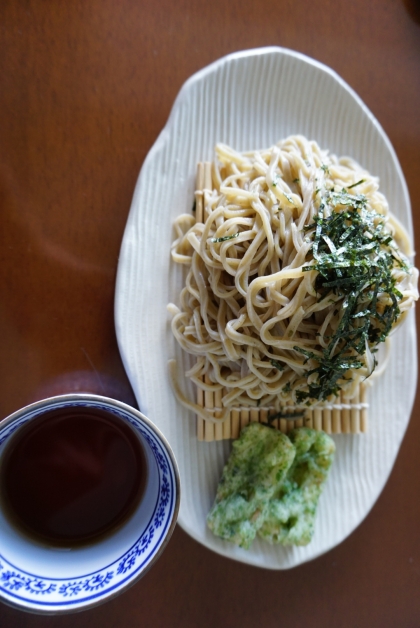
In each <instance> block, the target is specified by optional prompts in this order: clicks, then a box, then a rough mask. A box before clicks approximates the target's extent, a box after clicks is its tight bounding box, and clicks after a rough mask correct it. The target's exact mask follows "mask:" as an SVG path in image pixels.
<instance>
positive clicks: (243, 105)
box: [115, 48, 417, 569]
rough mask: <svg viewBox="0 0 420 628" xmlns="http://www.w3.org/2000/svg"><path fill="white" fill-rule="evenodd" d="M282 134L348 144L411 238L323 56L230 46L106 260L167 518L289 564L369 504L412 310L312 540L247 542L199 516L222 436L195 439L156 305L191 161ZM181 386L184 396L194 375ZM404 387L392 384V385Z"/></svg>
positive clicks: (161, 152)
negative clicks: (170, 498) (174, 477)
mask: <svg viewBox="0 0 420 628" xmlns="http://www.w3.org/2000/svg"><path fill="white" fill-rule="evenodd" d="M292 133H300V134H303V135H305V136H306V137H308V138H311V139H314V140H316V141H317V142H318V143H319V145H320V146H321V147H322V148H328V149H329V150H330V152H331V153H335V154H337V155H339V156H341V155H349V156H351V157H353V158H354V159H356V160H357V161H359V162H360V163H361V164H362V165H363V166H364V167H366V168H367V169H368V170H369V171H370V172H371V173H372V174H374V175H378V176H379V177H380V183H381V190H382V191H383V192H384V193H385V195H386V196H387V198H388V201H389V204H390V208H391V210H392V211H393V212H394V213H395V214H396V216H397V217H398V218H399V219H400V220H401V222H402V223H403V224H404V225H405V226H406V228H407V229H408V232H409V234H410V236H411V237H412V224H411V213H410V201H409V196H408V192H407V187H406V184H405V181H404V177H403V174H402V172H401V168H400V166H399V163H398V160H397V158H396V155H395V153H394V150H393V148H392V146H391V144H390V142H389V140H388V138H387V136H386V135H385V133H384V131H383V130H382V128H381V126H380V125H379V123H378V121H377V120H376V119H375V118H374V116H373V115H372V113H371V112H370V111H369V110H368V109H367V107H366V106H365V105H364V104H363V102H362V101H361V100H360V98H359V97H358V96H357V95H356V94H355V93H354V92H353V90H352V89H351V88H350V87H349V86H348V85H347V84H346V83H345V82H344V81H343V80H342V79H341V78H340V77H339V76H337V74H335V72H333V71H332V70H331V69H329V68H328V67H326V66H324V65H321V64H320V63H318V62H316V61H314V60H312V59H310V58H308V57H305V56H304V55H301V54H298V53H296V52H292V51H290V50H285V49H281V48H262V49H257V50H250V51H245V52H240V53H237V54H232V55H229V56H228V57H224V58H222V59H220V60H219V61H217V62H215V63H213V64H212V65H210V66H208V67H206V68H204V69H203V70H201V71H200V72H198V73H197V74H195V75H194V76H192V77H191V78H190V79H189V80H188V81H187V82H186V83H185V85H184V86H183V87H182V89H181V91H180V93H179V94H178V97H177V99H176V101H175V104H174V106H173V109H172V112H171V114H170V117H169V120H168V122H167V124H166V126H165V128H164V129H163V131H162V132H161V134H160V136H159V137H158V139H157V141H156V143H155V145H154V146H153V148H152V149H151V151H150V152H149V154H148V156H147V158H146V160H145V162H144V164H143V167H142V170H141V173H140V176H139V179H138V182H137V186H136V190H135V193H134V198H133V202H132V206H131V211H130V214H129V218H128V222H127V226H126V230H125V234H124V239H123V244H122V249H121V257H120V261H119V267H118V277H117V288H116V302H115V320H116V330H117V337H118V342H119V347H120V351H121V354H122V358H123V361H124V364H125V367H126V370H127V374H128V377H129V379H130V381H131V384H132V386H133V389H134V392H135V394H136V397H137V399H138V402H139V405H140V408H141V410H142V411H143V412H145V413H146V415H147V416H148V417H149V418H150V419H151V420H152V421H154V422H155V423H156V425H157V426H158V427H159V429H160V430H161V431H162V432H163V433H164V435H165V436H166V438H167V439H168V440H169V442H170V444H171V446H172V447H173V450H174V453H175V456H176V458H177V460H178V463H179V468H180V475H181V485H182V499H181V509H180V514H179V519H178V521H179V523H180V524H181V526H182V527H183V528H184V530H186V531H187V532H188V533H189V534H190V535H191V536H192V537H193V538H195V539H196V540H197V541H199V542H200V543H203V545H205V546H207V547H208V548H210V549H212V550H214V551H216V552H218V553H220V554H222V555H224V556H228V557H230V558H234V559H236V560H239V561H242V562H245V563H249V564H252V565H257V566H260V567H266V568H270V569H287V568H290V567H293V566H295V565H299V564H301V563H303V562H305V561H307V560H310V559H312V558H315V557H316V556H319V555H320V554H322V553H323V552H326V551H327V550H329V549H331V548H332V547H334V546H335V545H337V544H338V543H340V542H341V541H342V540H343V539H345V538H346V537H347V536H348V535H349V534H350V533H351V532H352V531H353V530H354V529H355V528H356V526H358V525H359V523H360V522H361V521H362V520H363V518H364V517H365V516H366V514H367V513H368V512H369V510H370V509H371V507H372V506H373V504H374V502H375V500H376V499H377V497H378V495H379V494H380V492H381V490H382V488H383V487H384V485H385V482H386V480H387V478H388V476H389V473H390V472H391V469H392V466H393V464H394V461H395V458H396V455H397V453H398V449H399V446H400V443H401V440H402V438H403V435H404V432H405V430H406V427H407V424H408V421H409V418H410V413H411V409H412V404H413V401H414V395H415V390H416V380H417V358H416V337H415V334H416V332H415V322H414V314H413V312H411V313H410V316H409V317H408V319H407V320H406V322H405V324H404V326H403V327H402V328H401V329H400V330H399V331H398V332H397V336H396V338H397V341H396V340H395V339H394V342H393V346H392V355H391V362H390V364H389V366H388V369H387V370H386V372H385V374H384V375H383V376H382V378H381V379H380V380H378V381H377V382H376V385H375V387H374V388H373V390H371V391H370V404H371V408H370V410H369V432H368V434H366V435H363V436H358V435H356V436H350V435H339V436H335V437H334V440H335V442H336V445H337V454H336V460H335V463H334V466H333V469H332V472H331V475H330V478H329V480H328V483H327V486H326V488H325V491H324V493H323V495H322V497H321V500H320V504H319V511H318V516H317V522H316V532H315V536H314V538H313V540H312V542H311V543H310V544H309V545H308V546H306V547H299V548H283V547H272V546H270V545H268V544H266V543H264V542H263V541H260V540H256V541H255V542H254V544H253V546H252V548H251V549H250V550H249V551H246V550H242V549H239V548H237V547H235V546H233V545H231V544H229V543H228V542H225V541H221V540H219V539H217V538H215V537H214V536H213V535H212V533H211V532H210V531H208V530H207V528H206V514H207V512H208V510H209V508H210V507H211V504H212V502H213V498H214V495H215V491H216V486H217V483H218V480H219V478H220V474H221V471H222V468H223V465H224V463H225V461H226V459H227V457H228V455H229V450H230V442H229V441H228V442H214V443H199V442H197V440H196V437H195V419H194V416H193V415H192V414H191V413H189V412H187V411H186V410H185V409H184V408H183V407H181V406H180V405H179V404H178V403H177V402H176V400H175V398H174V396H173V394H172V391H171V387H170V384H169V378H168V371H167V361H168V359H169V358H171V357H174V356H175V357H176V358H177V359H178V360H179V361H180V363H181V364H184V365H186V364H189V361H188V359H187V358H186V357H185V356H183V355H182V352H181V351H180V350H179V349H178V347H177V346H176V345H175V341H174V340H173V338H172V336H171V332H170V328H169V316H168V314H167V311H166V305H167V303H168V302H170V301H172V302H175V303H176V302H177V301H178V295H179V291H180V289H181V286H182V269H181V268H173V267H172V265H171V263H170V254H169V249H170V244H171V239H172V236H173V233H172V222H173V220H174V219H175V217H176V216H177V215H179V214H181V213H184V212H189V211H191V207H192V203H193V195H194V179H195V170H196V164H197V162H198V161H204V160H211V159H212V157H213V148H214V145H215V144H216V143H217V142H225V143H228V144H230V145H232V146H233V147H235V148H236V149H237V150H240V151H242V150H249V149H255V148H265V147H267V146H270V145H272V144H274V143H275V142H276V141H278V140H279V139H281V138H284V137H286V136H287V135H290V134H292ZM185 388H186V390H187V391H188V393H189V394H190V396H191V398H193V395H194V391H193V389H192V386H191V385H189V384H187V383H185ZM402 391H404V394H401V392H402Z"/></svg>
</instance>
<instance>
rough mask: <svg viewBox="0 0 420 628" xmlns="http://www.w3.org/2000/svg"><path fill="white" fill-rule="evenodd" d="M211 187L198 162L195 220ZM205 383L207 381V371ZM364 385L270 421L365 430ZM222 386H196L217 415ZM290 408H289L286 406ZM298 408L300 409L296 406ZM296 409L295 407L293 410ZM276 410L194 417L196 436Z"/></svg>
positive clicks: (216, 435) (234, 432)
mask: <svg viewBox="0 0 420 628" xmlns="http://www.w3.org/2000/svg"><path fill="white" fill-rule="evenodd" d="M211 189H212V176H211V163H210V162H205V163H202V162H200V163H199V164H198V165H197V176H196V192H195V215H196V221H197V222H205V219H206V216H205V204H204V190H211ZM205 383H206V384H210V383H211V382H210V380H209V378H208V375H206V376H205ZM366 388H367V387H366V386H365V385H363V384H360V386H359V389H358V391H357V393H356V395H355V396H354V397H353V398H352V399H346V398H345V397H344V396H343V393H342V392H341V394H340V396H338V397H337V398H336V399H335V401H334V402H333V403H331V405H330V407H328V408H314V409H309V408H308V409H304V410H301V411H302V412H304V416H303V417H300V418H299V419H295V420H293V419H276V420H275V421H273V422H272V425H274V427H276V428H277V429H279V430H281V431H282V432H283V433H287V432H289V431H290V430H292V429H294V428H296V427H303V426H306V427H311V428H314V429H316V430H323V431H324V432H326V433H327V434H360V433H364V432H366V431H367V408H368V404H367V403H366ZM225 392H226V391H225V390H218V391H216V392H214V393H213V392H209V391H203V390H202V389H201V388H197V404H198V405H200V406H202V407H205V408H206V410H209V411H210V412H214V416H215V417H216V418H217V417H218V416H220V415H221V409H222V397H223V395H224V394H225ZM287 410H288V411H289V412H290V408H287ZM299 410H300V409H299ZM296 411H298V410H296ZM276 412H278V410H275V409H274V408H234V409H232V410H231V411H230V413H229V415H228V417H227V419H226V420H225V421H223V423H222V422H221V423H220V424H217V423H210V422H209V421H204V420H203V419H201V418H200V417H197V438H198V440H199V441H206V442H211V441H215V440H224V439H229V438H238V436H239V433H240V431H241V429H242V428H243V427H245V425H248V423H250V422H252V421H257V422H259V423H266V422H267V418H268V416H269V415H270V414H275V413H276Z"/></svg>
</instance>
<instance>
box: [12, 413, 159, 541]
mask: <svg viewBox="0 0 420 628" xmlns="http://www.w3.org/2000/svg"><path fill="white" fill-rule="evenodd" d="M146 481H147V463H146V456H145V452H144V450H143V446H142V444H141V442H140V440H139V439H138V438H137V436H136V434H135V432H134V430H133V429H132V428H131V427H130V425H129V424H127V423H126V422H124V421H122V420H119V419H118V417H115V416H114V415H113V414H111V413H110V412H107V411H106V410H103V409H100V408H87V407H83V406H77V407H67V408H59V409H53V410H47V411H46V412H45V413H43V414H41V415H40V416H39V417H37V418H35V419H34V420H33V421H30V422H29V423H28V424H26V425H24V426H23V427H21V428H20V429H19V430H18V431H17V432H16V434H14V435H13V437H12V438H11V439H10V442H9V443H8V445H7V448H6V450H5V451H4V454H3V456H2V458H1V464H0V505H1V508H2V510H3V512H4V515H5V516H6V518H7V519H8V520H9V521H10V523H11V524H12V525H13V527H14V528H15V529H16V530H18V531H19V533H20V534H22V535H24V536H26V537H28V538H30V539H31V540H32V541H33V542H36V543H40V544H43V545H47V546H49V547H57V548H77V547H81V546H85V545H89V544H93V543H96V542H99V541H101V540H103V539H104V538H106V537H107V536H108V535H110V534H112V533H113V532H115V530H117V529H119V528H120V527H121V526H122V525H124V523H125V522H126V521H127V520H128V519H129V518H130V516H131V515H132V514H133V512H134V511H135V509H136V508H137V506H138V505H139V502H140V501H141V499H142V496H143V493H144V490H145V485H146Z"/></svg>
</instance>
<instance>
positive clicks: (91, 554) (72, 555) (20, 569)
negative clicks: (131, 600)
mask: <svg viewBox="0 0 420 628" xmlns="http://www.w3.org/2000/svg"><path fill="white" fill-rule="evenodd" d="M75 406H77V407H80V406H82V407H92V408H99V409H104V410H107V411H108V412H110V413H111V414H113V415H115V416H117V417H118V418H119V419H120V420H122V421H124V422H126V423H128V424H129V425H130V426H131V428H132V429H133V431H134V433H135V434H136V436H137V438H138V439H139V440H140V441H141V443H142V445H143V448H144V451H145V454H146V460H147V469H148V479H147V484H146V489H145V493H144V495H143V497H142V499H141V501H140V503H139V505H138V507H137V509H136V510H135V512H134V513H133V514H132V515H131V516H130V518H129V519H128V521H126V522H125V523H124V525H123V526H122V527H120V528H119V529H118V530H117V531H116V532H115V533H114V534H112V535H110V536H108V537H106V538H105V539H103V540H101V541H100V542H97V543H95V544H92V545H88V546H86V547H82V548H75V549H69V550H66V549H57V548H53V547H47V546H44V545H40V544H37V543H33V542H31V541H30V540H29V539H27V538H26V537H24V536H23V535H21V534H19V533H18V532H16V530H15V529H14V528H13V527H12V526H11V525H10V523H9V521H8V519H7V517H5V516H4V514H3V513H2V511H1V509H0V599H2V600H3V601H5V602H7V603H8V604H11V605H12V606H16V607H18V608H21V609H24V610H27V611H31V612H35V613H44V614H58V613H68V612H72V611H76V610H82V609H86V608H88V607H90V606H96V605H97V604H100V603H102V602H105V601H106V600H108V599H110V598H111V597H114V596H115V595H118V594H119V593H121V592H122V591H123V590H124V589H126V588H127V587H128V586H130V585H131V584H134V582H136V581H137V580H138V579H139V578H140V577H141V576H142V575H143V574H144V573H145V572H146V571H147V570H148V569H149V567H151V565H152V564H153V563H154V562H155V560H156V559H157V558H158V557H159V556H160V554H161V552H162V550H163V548H164V547H165V545H166V543H167V542H168V540H169V538H170V536H171V534H172V531H173V529H174V527H175V523H176V518H177V513H178V505H179V478H178V472H177V465H176V462H175V460H174V458H173V454H172V451H171V449H170V447H169V445H168V443H167V442H166V441H165V439H164V438H163V437H162V435H161V434H160V432H159V430H157V429H156V427H155V426H154V425H153V424H151V422H150V421H149V420H148V419H147V418H146V417H145V416H144V415H142V414H141V413H140V412H138V411H137V410H134V409H133V408H131V407H130V406H128V405H126V404H125V403H121V402H119V401H115V400H113V399H108V398H106V397H102V396H99V395H88V394H73V395H59V396H57V397H51V398H49V399H47V400H43V401H40V402H37V403H34V404H32V405H30V406H27V407H26V408H23V409H22V410H18V411H17V412H15V413H14V414H12V415H11V416H10V417H8V418H7V419H5V420H4V421H2V423H1V424H0V462H1V457H2V454H3V451H4V449H5V447H7V444H8V442H9V439H10V438H11V437H12V436H13V434H14V433H15V431H16V430H18V429H19V428H20V427H21V426H22V425H24V424H25V423H27V422H28V421H30V420H32V419H34V418H36V417H37V416H39V415H41V414H42V413H43V412H45V410H46V409H49V410H54V409H58V408H64V407H66V408H71V407H75Z"/></svg>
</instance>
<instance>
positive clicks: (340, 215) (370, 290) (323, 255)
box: [294, 181, 408, 402]
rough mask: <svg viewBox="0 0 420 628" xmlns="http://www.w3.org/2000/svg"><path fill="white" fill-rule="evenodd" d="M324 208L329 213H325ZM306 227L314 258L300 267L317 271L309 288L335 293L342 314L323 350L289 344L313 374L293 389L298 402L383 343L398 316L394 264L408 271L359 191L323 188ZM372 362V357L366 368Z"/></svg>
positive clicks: (330, 386) (337, 384)
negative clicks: (310, 364)
mask: <svg viewBox="0 0 420 628" xmlns="http://www.w3.org/2000/svg"><path fill="white" fill-rule="evenodd" d="M360 183H362V181H358V182H357V183H355V184H353V186H349V188H348V189H350V188H351V187H354V186H356V185H359V184H360ZM327 207H328V208H329V210H330V211H329V213H330V215H326V216H325V214H326V212H325V209H326V208H327ZM337 208H340V209H338V210H337ZM307 231H312V235H311V237H312V239H313V245H312V254H313V258H314V260H313V263H311V264H309V265H308V266H305V267H304V268H303V270H304V271H310V270H316V271H317V272H318V275H317V277H316V280H315V289H316V291H317V293H318V295H319V300H320V301H321V300H323V299H325V298H327V297H328V295H329V294H331V295H332V294H334V295H336V297H337V296H338V297H339V299H338V300H337V305H338V306H340V307H341V309H342V310H343V313H342V315H341V320H340V322H339V325H338V327H337V329H336V331H335V332H334V334H333V335H332V336H330V337H329V343H328V346H327V347H326V348H325V349H323V350H322V351H320V352H317V353H314V352H311V351H307V350H305V349H302V348H301V347H298V346H295V347H294V349H295V351H297V352H298V353H301V354H302V355H303V356H304V357H305V361H304V363H306V362H308V360H312V361H313V364H314V367H313V368H312V369H311V370H309V371H308V372H307V373H306V377H307V378H309V377H310V376H311V375H312V376H313V374H315V373H316V374H317V377H315V378H314V377H311V379H310V383H308V384H307V390H297V391H296V400H297V401H298V402H303V401H305V400H307V399H311V400H326V399H327V398H328V397H329V396H330V395H337V394H338V392H339V390H340V388H341V385H342V383H344V381H345V380H346V373H347V371H349V369H359V368H361V367H362V366H363V362H361V361H360V359H359V357H360V356H363V355H364V354H365V353H366V351H367V349H368V348H369V350H371V349H373V351H374V347H375V346H376V345H377V344H379V343H380V342H384V340H385V339H386V337H387V336H388V334H389V332H390V331H391V329H392V326H393V325H394V323H395V322H396V320H397V318H398V316H399V314H400V309H399V305H398V304H399V300H400V299H401V298H402V294H401V293H400V292H399V291H398V289H397V288H396V286H395V279H394V278H393V277H392V270H393V269H394V268H398V267H399V268H401V269H403V270H405V271H408V266H407V263H406V262H405V261H404V260H403V259H402V258H401V256H400V255H399V254H398V252H397V250H396V246H395V243H394V242H393V238H392V236H391V235H390V233H389V231H387V230H386V229H385V224H384V220H383V217H382V216H380V215H379V214H377V213H376V212H374V211H371V210H369V209H368V207H367V198H366V197H365V196H364V195H363V194H360V195H355V194H349V193H348V192H347V190H346V189H343V190H341V192H334V191H327V192H326V193H325V196H324V197H323V200H322V203H321V205H320V207H319V211H318V214H317V215H316V216H315V217H314V222H313V223H312V224H311V225H308V227H307ZM379 294H381V295H383V296H385V297H387V300H388V303H387V304H386V305H383V302H384V299H383V296H382V300H381V303H380V302H379V299H378V296H379ZM375 366H376V360H375V359H374V358H373V368H372V371H373V369H374V368H375ZM347 381H348V378H347Z"/></svg>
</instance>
